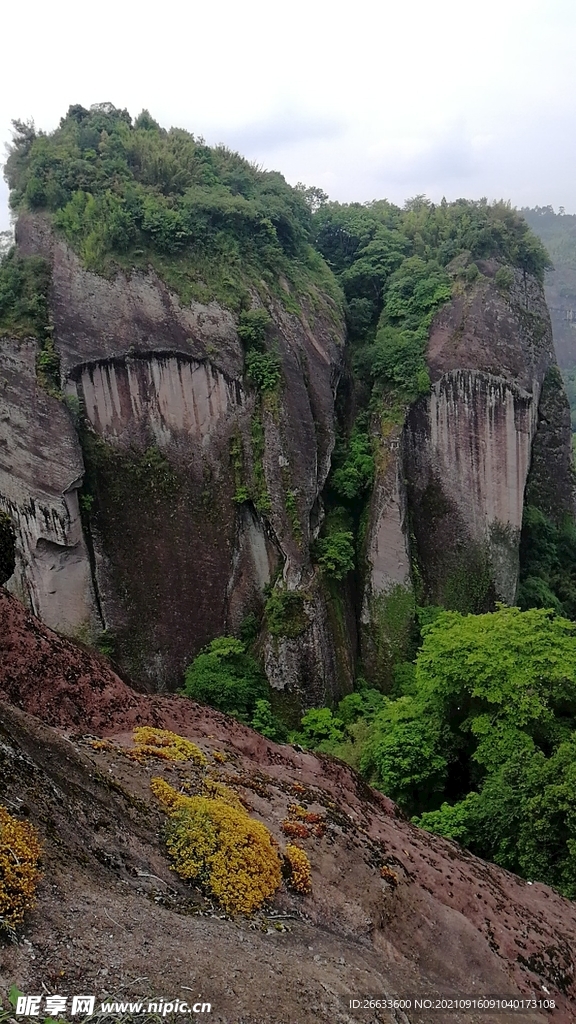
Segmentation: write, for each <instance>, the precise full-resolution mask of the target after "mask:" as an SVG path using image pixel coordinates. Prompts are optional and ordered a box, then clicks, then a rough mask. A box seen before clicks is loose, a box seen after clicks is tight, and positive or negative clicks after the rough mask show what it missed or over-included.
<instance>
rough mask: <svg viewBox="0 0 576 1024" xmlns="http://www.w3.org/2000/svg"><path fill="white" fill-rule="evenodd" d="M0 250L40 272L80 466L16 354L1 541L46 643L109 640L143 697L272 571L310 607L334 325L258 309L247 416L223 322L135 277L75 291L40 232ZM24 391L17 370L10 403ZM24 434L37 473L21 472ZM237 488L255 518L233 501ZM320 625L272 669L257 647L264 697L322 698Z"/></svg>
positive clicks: (79, 276)
mask: <svg viewBox="0 0 576 1024" xmlns="http://www.w3.org/2000/svg"><path fill="white" fill-rule="evenodd" d="M16 239H17V245H18V248H19V251H20V252H21V254H23V255H33V254H34V255H42V256H44V257H45V258H46V259H47V260H48V261H49V262H50V266H51V270H52V284H51V294H50V309H51V315H52V319H53V324H54V338H55V347H56V350H57V352H58V354H59V356H60V362H61V372H62V382H63V390H64V392H65V395H66V399H67V402H68V404H69V407H70V408H71V409H72V410H73V411H75V410H77V411H78V412H79V413H81V416H80V418H78V417H77V425H78V427H80V426H81V436H80V440H81V442H82V448H81V447H80V444H79V437H78V433H77V429H76V428H75V426H74V423H73V420H72V417H71V416H70V414H69V413H68V411H67V410H66V408H65V406H64V404H63V403H62V402H60V401H58V400H57V399H55V398H50V397H49V396H47V395H44V394H43V393H39V392H38V389H37V388H36V385H35V381H34V358H35V346H34V345H33V344H31V343H29V344H28V350H29V351H28V356H27V360H28V361H27V363H26V374H27V377H26V381H27V383H26V387H27V388H28V391H26V394H23V393H22V394H20V395H19V397H18V403H19V405H20V408H21V410H22V416H23V418H24V419H25V421H26V422H27V423H28V424H29V435H27V436H24V435H23V434H22V436H19V435H18V443H19V445H20V449H21V451H20V456H19V458H18V459H12V460H11V461H8V462H6V465H4V466H3V468H4V474H5V475H4V477H2V478H0V493H1V494H2V495H3V505H4V506H5V507H6V509H7V510H8V511H9V512H10V513H11V515H12V517H13V520H14V523H15V525H16V528H17V532H18V538H19V540H18V544H19V563H18V565H19V567H18V571H17V573H16V575H15V577H14V578H13V580H12V582H11V585H12V586H13V587H14V588H16V589H18V590H19V591H20V592H22V593H24V594H25V595H28V598H29V602H30V603H31V604H32V606H33V607H34V610H35V611H37V612H38V613H39V614H40V615H41V616H42V617H43V618H45V620H46V621H47V622H48V623H49V624H50V625H51V626H55V627H56V628H58V629H61V630H62V631H64V632H69V633H70V632H72V633H73V632H76V631H77V630H78V628H79V627H80V626H81V625H82V624H85V623H88V624H89V626H90V629H91V632H92V634H94V633H96V632H99V631H100V630H102V629H105V630H107V631H109V632H110V634H111V637H112V639H113V640H114V653H115V656H116V657H117V659H118V661H119V663H120V665H121V666H122V667H123V668H124V669H125V670H126V671H128V672H129V673H130V674H132V675H134V676H135V677H138V678H140V679H142V680H143V681H145V682H147V683H148V685H149V686H150V688H153V689H159V688H160V689H161V688H164V687H165V686H171V685H174V683H175V682H176V681H177V680H178V679H179V678H180V677H181V673H182V671H183V669H184V667H185V665H186V664H187V663H189V661H190V660H191V658H192V657H193V656H194V654H196V653H197V652H198V650H199V649H200V648H201V647H202V646H204V645H205V644H206V643H207V642H209V641H210V640H211V639H212V638H213V637H214V636H217V635H219V634H222V633H225V632H227V631H230V630H232V629H235V628H237V627H238V625H239V624H240V622H241V621H242V619H243V618H244V616H245V615H246V614H247V613H249V612H261V611H262V607H263V602H264V598H263V589H264V587H265V585H266V584H268V583H270V581H271V579H272V575H273V573H275V572H276V570H277V568H278V567H279V566H282V567H283V575H284V580H285V586H286V587H287V588H289V589H290V588H300V589H303V590H304V591H305V594H306V600H308V597H310V600H313V601H314V602H316V603H318V602H320V605H322V598H321V595H319V593H317V592H316V590H315V586H314V579H313V572H312V568H311V564H310V558H309V540H310V536H311V530H312V528H313V525H314V521H315V518H316V515H317V504H318V499H319V495H320V492H321V490H322V487H323V485H324V483H325V480H326V476H327V473H328V470H329V466H330V456H331V452H332V448H333V444H334V394H335V390H336V386H337V382H338V377H339V368H340V361H341V348H342V342H343V336H342V326H341V324H340V323H339V319H338V314H337V312H336V310H333V311H332V310H330V309H329V308H328V307H327V306H326V304H325V306H324V311H323V313H322V314H319V312H318V309H316V310H315V317H314V329H312V328H311V327H310V325H309V321H308V315H307V310H306V306H305V304H303V306H302V312H301V313H300V314H299V315H297V316H296V315H291V314H288V313H287V312H286V311H285V309H283V307H282V306H281V304H280V303H278V302H277V301H274V300H272V299H271V301H270V309H271V312H272V325H271V328H270V329H269V332H268V333H269V339H268V340H269V344H270V345H271V346H272V348H273V349H275V350H276V351H277V353H278V355H279V356H280V359H281V364H282V376H283V383H282V387H281V390H280V392H279V394H278V395H277V396H276V400H275V401H273V402H266V401H265V400H264V399H263V398H262V397H261V396H259V395H258V394H257V392H256V391H255V390H254V389H253V388H251V387H248V388H247V387H246V385H245V382H244V378H243V365H244V355H243V351H242V348H241V345H240V341H239V338H238V335H237V332H236V326H235V321H234V318H233V317H232V315H231V314H230V313H229V312H228V311H226V310H224V309H222V308H221V307H219V306H218V305H217V304H216V303H210V304H208V305H202V304H200V303H193V304H191V305H190V306H183V305H182V304H181V303H180V301H179V300H178V298H177V297H176V296H175V295H173V294H172V293H171V292H170V291H169V290H168V289H167V288H166V286H165V285H164V284H163V283H162V282H161V281H160V280H159V279H158V278H157V277H156V275H155V274H153V273H152V272H149V273H148V274H142V273H138V272H133V273H131V274H130V275H127V274H123V273H118V274H117V276H116V277H114V278H113V279H112V280H107V279H105V278H102V277H99V276H98V275H96V274H93V273H90V272H88V271H86V270H84V269H83V267H82V266H81V264H80V262H79V260H78V258H77V256H76V255H75V254H74V253H73V252H72V251H71V250H70V249H69V248H68V246H67V245H66V244H65V243H64V242H63V241H62V240H61V239H60V238H58V237H57V236H56V235H55V234H54V233H53V232H52V230H51V228H50V225H49V223H48V221H47V220H46V219H44V218H43V217H40V216H32V215H23V216H22V217H21V218H20V220H19V222H18V227H17V235H16ZM322 301H324V300H322ZM3 363H4V359H3ZM24 376H25V374H24V369H23V366H20V364H19V367H18V368H16V369H15V370H14V377H15V380H16V381H17V384H16V385H15V386H16V389H18V388H22V387H24V383H23V381H24ZM31 388H32V389H33V390H34V394H35V396H36V397H35V398H34V400H33V399H32V398H31V393H30V389H31ZM44 410H45V411H44ZM42 417H45V418H46V420H51V423H50V425H49V426H48V427H47V426H46V424H45V423H44V421H43V419H42ZM4 422H5V421H3V423H4ZM7 432H10V433H12V425H11V426H10V431H8V429H7ZM42 435H44V436H45V438H46V444H47V445H48V446H49V447H50V449H51V451H52V452H53V453H54V457H53V458H52V459H50V458H49V457H48V458H45V459H43V456H42V455H39V456H38V459H37V464H36V463H35V464H34V466H33V467H31V468H30V467H28V466H27V460H29V453H30V451H33V450H34V446H35V445H36V446H37V444H38V437H40V436H42ZM10 444H12V445H13V444H15V439H14V437H13V438H12V440H11V441H10ZM63 449H65V450H66V457H65V458H64V456H63V454H62V452H63ZM41 462H43V466H40V463H41ZM64 467H66V468H65V469H64ZM255 481H256V483H257V487H256V484H255ZM82 485H83V493H84V498H83V507H84V513H83V518H84V528H85V530H84V533H85V535H86V540H85V537H84V535H83V532H82V525H81V522H80V517H79V515H78V489H79V488H80V487H81V486H82ZM255 488H256V489H257V490H258V491H259V500H260V503H261V504H262V505H263V506H264V505H265V506H266V511H265V514H262V512H259V511H258V510H257V508H256V506H255V504H254V503H253V501H252V500H249V499H246V494H249V495H251V496H252V497H253V496H254V490H255ZM254 500H255V501H256V505H258V504H259V502H258V501H257V500H256V499H254ZM63 551H65V552H66V553H67V554H66V558H65V559H64V561H65V563H66V565H65V571H64V563H63V561H62V558H63V556H62V552H63ZM71 552H74V557H73V558H72V555H71ZM58 559H60V561H58ZM72 565H74V566H75V570H74V572H75V576H74V580H73V584H72V583H71V579H72ZM310 588H312V590H311V589H310ZM80 591H82V598H80ZM312 591H314V596H313V598H312V597H311V596H310V595H311V594H312ZM322 609H323V618H322V614H320V616H319V618H318V621H317V622H315V624H314V625H313V623H312V621H311V620H310V621H309V624H308V626H307V627H306V628H305V629H304V630H303V636H302V642H301V644H300V645H297V649H295V650H293V651H291V653H290V657H285V656H284V653H285V652H284V651H283V646H284V638H282V637H277V638H276V639H275V641H274V644H273V645H272V647H271V649H270V651H269V655H268V663H269V664H270V665H271V667H272V668H271V670H273V675H274V680H275V683H276V685H278V686H279V687H281V688H284V687H286V686H288V687H292V686H294V685H298V687H299V688H302V685H301V684H302V678H303V677H304V676H306V679H307V682H306V684H305V686H304V688H309V689H310V690H311V692H314V693H315V694H318V695H319V696H320V697H321V698H325V697H326V696H327V693H328V692H329V691H330V689H331V687H332V686H333V679H332V677H330V675H329V672H327V671H326V657H325V655H326V651H327V650H328V649H329V646H330V644H329V638H328V636H327V635H326V636H324V635H323V636H322V637H318V636H317V635H316V634H317V633H318V630H319V629H320V631H321V632H322V630H324V631H325V630H326V629H327V627H326V626H325V625H324V626H321V623H322V622H324V623H325V620H326V617H327V613H326V608H325V604H324V605H322V607H320V608H319V611H320V612H321V613H322ZM307 621H308V620H307ZM319 623H320V625H319ZM314 630H316V632H314ZM308 634H309V635H308Z"/></svg>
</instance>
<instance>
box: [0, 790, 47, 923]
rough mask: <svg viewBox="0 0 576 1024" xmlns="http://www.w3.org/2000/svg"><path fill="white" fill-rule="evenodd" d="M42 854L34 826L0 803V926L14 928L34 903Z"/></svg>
mask: <svg viewBox="0 0 576 1024" xmlns="http://www.w3.org/2000/svg"><path fill="white" fill-rule="evenodd" d="M41 853H42V847H41V845H40V840H39V838H38V833H37V831H36V829H35V828H34V826H33V825H30V824H29V823H28V822H26V821H18V819H17V818H13V817H12V815H11V814H8V811H7V810H6V808H5V807H2V806H0V927H1V926H2V925H5V926H7V927H8V928H14V927H15V926H16V925H17V924H20V923H21V922H22V920H23V918H24V914H25V913H26V911H27V910H30V909H31V908H32V907H33V906H34V903H35V901H36V899H35V897H36V886H37V884H38V880H39V878H40V871H39V870H38V860H39V858H40V855H41Z"/></svg>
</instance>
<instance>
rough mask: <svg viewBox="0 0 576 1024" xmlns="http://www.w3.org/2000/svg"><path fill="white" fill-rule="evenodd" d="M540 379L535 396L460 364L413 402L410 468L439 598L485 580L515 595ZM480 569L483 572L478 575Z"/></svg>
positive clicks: (420, 545)
mask: <svg viewBox="0 0 576 1024" xmlns="http://www.w3.org/2000/svg"><path fill="white" fill-rule="evenodd" d="M538 395H539V383H538V382H535V388H534V393H532V394H529V393H528V392H525V391H523V390H522V389H520V388H518V387H515V386H513V385H511V384H509V383H507V382H506V381H505V380H503V379H502V378H501V377H494V376H493V375H491V374H484V373H481V372H480V371H478V370H454V371H451V372H449V373H446V374H443V376H442V377H441V378H440V380H439V381H438V382H437V383H436V384H434V385H433V387H432V393H431V395H430V398H429V399H428V400H425V401H421V402H420V403H418V404H417V405H416V406H415V407H414V408H413V409H411V411H410V413H409V415H408V421H407V425H406V472H407V477H408V479H409V481H410V484H409V492H410V501H411V508H412V509H413V530H414V539H415V543H416V546H417V550H418V552H419V554H420V558H421V561H422V564H423V567H424V571H425V573H426V580H425V583H426V587H427V589H428V591H429V592H430V593H433V594H434V595H435V598H434V599H435V600H436V601H437V603H439V604H444V603H447V604H449V605H450V604H453V603H454V602H456V603H458V601H459V600H460V599H461V597H463V596H464V594H465V590H466V588H468V590H469V595H470V600H471V601H475V600H476V598H477V597H478V598H479V599H480V600H484V597H481V595H480V594H479V593H477V589H476V588H477V587H478V586H480V587H481V588H485V598H486V600H490V599H491V597H492V596H496V597H497V598H498V599H499V600H501V601H505V602H506V603H508V604H511V603H513V601H514V596H515V593H516V586H517V581H518V568H519V564H518V545H519V539H520V530H521V527H522V511H523V504H524V489H525V486H526V480H527V476H528V469H529V466H530V459H531V449H532V441H533V438H534V434H535V431H536V424H537V408H538ZM478 574H480V575H479V576H478Z"/></svg>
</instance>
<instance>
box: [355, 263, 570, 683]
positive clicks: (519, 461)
mask: <svg viewBox="0 0 576 1024" xmlns="http://www.w3.org/2000/svg"><path fill="white" fill-rule="evenodd" d="M461 269H462V260H461V259H460V260H459V262H458V266H457V267H456V266H455V267H454V268H453V270H454V276H455V278H457V276H458V271H459V270H461ZM480 270H481V275H480V277H479V278H478V279H477V280H476V282H475V283H474V284H473V285H472V286H470V285H466V286H464V285H463V284H461V283H460V282H459V281H456V283H455V297H454V299H453V301H452V302H451V303H450V304H448V305H447V306H445V307H443V309H442V310H441V311H440V313H439V314H438V315H437V317H436V319H435V321H434V323H433V325H432V328H431V332H430V338H429V342H428V349H427V363H428V368H429V372H430V377H431V382H432V384H431V390H430V393H429V395H426V396H423V397H421V398H420V399H419V400H418V401H417V402H415V403H414V404H413V405H412V406H411V407H410V408H408V409H407V410H406V418H405V422H404V426H403V427H402V426H397V427H394V426H390V424H389V423H388V422H387V420H386V418H384V420H383V428H382V433H381V436H380V438H379V439H378V441H379V446H380V452H381V457H380V460H379V464H378V467H377V475H376V484H375V488H374V492H373V496H372V501H371V506H370V518H369V529H368V535H367V545H366V554H367V566H368V571H367V576H366V585H365V591H364V605H363V647H364V659H365V661H366V663H367V664H368V666H369V670H370V672H371V675H372V676H373V677H374V678H380V681H381V682H384V683H386V682H387V681H389V678H390V666H391V664H392V662H393V660H394V656H395V654H396V655H397V654H398V652H399V651H400V652H401V651H402V645H404V649H406V645H407V642H408V639H409V635H410V619H411V615H412V613H413V607H414V602H415V600H416V601H419V602H431V603H433V604H441V605H444V606H446V607H450V608H456V609H459V610H462V611H475V612H479V611H484V610H488V609H489V608H491V607H493V604H494V601H495V600H501V601H504V602H506V603H513V602H514V599H515V595H516V589H517V585H518V573H519V541H520V532H521V527H522V515H523V509H524V501H525V493H526V485H527V481H528V478H529V473H530V471H531V467H532V472H533V473H534V472H537V467H538V466H540V470H539V472H540V475H541V476H542V481H543V483H542V486H543V487H544V486H545V487H546V488H548V491H549V492H550V494H549V495H548V500H547V503H546V504H547V507H548V508H551V507H552V506H553V505H554V506H555V508H556V515H560V516H561V515H564V514H565V513H566V512H570V513H571V514H573V511H574V498H573V480H572V471H571V468H570V433H569V411H568V403H567V399H566V396H565V394H564V392H563V390H562V387H561V382H560V380H559V377H558V371H557V370H556V369H555V366H556V362H555V355H554V349H553V345H552V333H551V327H550V318H549V315H548V311H547V308H546V303H545V299H544V293H543V289H542V287H541V285H540V284H539V283H538V282H537V281H536V280H535V279H533V278H531V277H529V276H525V275H523V274H522V273H521V272H520V271H516V272H515V276H514V279H513V282H512V284H510V282H509V281H508V282H505V283H504V284H500V286H499V284H498V283H497V282H498V280H499V279H497V278H496V274H497V271H498V266H497V264H495V263H493V262H485V263H482V264H481V265H480ZM552 406H553V409H552Z"/></svg>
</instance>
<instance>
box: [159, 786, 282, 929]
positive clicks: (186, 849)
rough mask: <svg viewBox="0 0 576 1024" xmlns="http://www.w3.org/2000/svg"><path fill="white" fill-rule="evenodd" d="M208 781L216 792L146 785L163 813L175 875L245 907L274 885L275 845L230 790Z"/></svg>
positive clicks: (226, 903)
mask: <svg viewBox="0 0 576 1024" xmlns="http://www.w3.org/2000/svg"><path fill="white" fill-rule="evenodd" d="M212 785H213V786H214V787H216V786H218V793H219V795H218V796H215V797H213V796H191V797H190V796H182V794H180V793H177V792H176V790H174V789H173V788H172V787H171V786H170V785H169V784H168V783H167V782H165V781H164V780H163V779H152V782H151V787H152V791H153V793H154V795H155V796H156V797H157V798H158V799H159V800H160V802H161V803H162V804H163V806H164V807H165V808H166V810H167V811H168V813H169V821H168V826H167V829H166V845H167V847H168V850H169V853H170V855H171V857H172V859H173V861H174V867H175V870H176V871H177V872H178V874H179V875H180V876H181V878H188V879H194V880H195V881H197V882H199V883H200V884H201V885H203V886H204V887H205V888H206V889H207V890H208V892H210V893H211V894H212V895H213V896H215V897H216V899H217V900H218V901H219V903H220V904H221V905H222V906H223V908H224V909H225V910H227V911H230V912H232V913H235V912H240V911H241V912H244V913H250V912H251V911H253V910H256V909H257V908H258V907H260V906H261V905H262V903H263V902H264V900H266V899H267V898H268V897H270V896H272V894H273V893H274V892H275V891H276V889H278V888H279V886H280V883H281V869H280V867H281V866H280V857H279V855H278V849H277V846H276V844H275V842H274V840H273V838H272V836H271V835H270V832H269V831H268V829H267V828H266V826H265V825H263V824H262V823H261V822H259V821H254V820H253V819H252V818H250V817H249V815H248V814H247V813H246V811H245V810H244V808H243V807H242V806H241V804H240V802H239V801H238V798H237V797H236V796H235V794H233V793H231V791H226V792H223V791H224V790H226V787H225V786H222V785H218V784H212ZM228 793H229V796H228Z"/></svg>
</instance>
